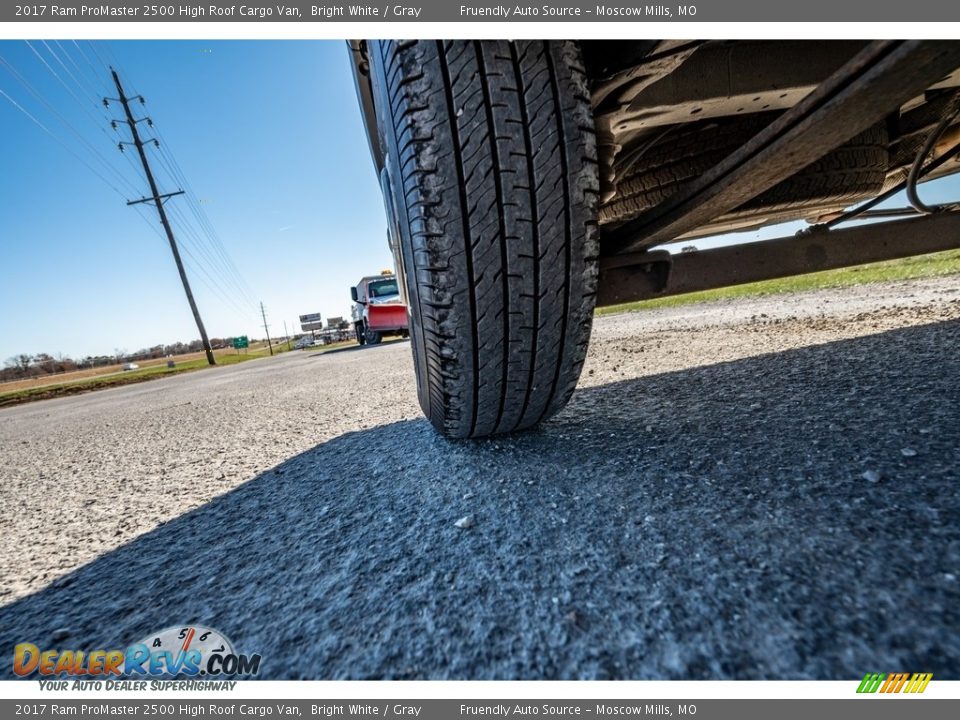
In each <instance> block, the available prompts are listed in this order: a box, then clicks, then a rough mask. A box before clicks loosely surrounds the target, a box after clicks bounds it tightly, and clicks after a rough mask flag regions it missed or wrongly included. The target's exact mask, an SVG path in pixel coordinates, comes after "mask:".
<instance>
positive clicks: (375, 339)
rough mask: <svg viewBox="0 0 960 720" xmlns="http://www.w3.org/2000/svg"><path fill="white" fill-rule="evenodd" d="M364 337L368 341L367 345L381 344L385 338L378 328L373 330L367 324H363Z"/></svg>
mask: <svg viewBox="0 0 960 720" xmlns="http://www.w3.org/2000/svg"><path fill="white" fill-rule="evenodd" d="M363 339H364V340H365V341H366V344H367V345H379V344H380V342H381V341H382V340H383V334H382V333H378V332H377V331H376V330H371V329H370V328H368V327H367V324H366V323H364V324H363Z"/></svg>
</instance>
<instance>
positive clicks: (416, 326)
mask: <svg viewBox="0 0 960 720" xmlns="http://www.w3.org/2000/svg"><path fill="white" fill-rule="evenodd" d="M383 45H384V43H383V41H370V42H369V44H368V47H369V55H370V70H371V84H372V88H373V95H374V107H375V109H376V115H377V130H378V132H379V134H380V146H381V148H383V150H384V167H383V169H382V171H381V182H380V186H381V192H382V194H383V202H384V209H385V212H386V214H387V223H388V226H389V227H388V232H390V233H395V237H396V238H397V243H398V245H399V248H400V259H401V261H402V262H401V264H402V267H398V268H397V272H398V277H399V278H400V282H402V283H403V287H404V293H405V295H406V299H407V316H408V319H409V327H410V339H411V342H410V347H411V349H412V352H413V364H414V370H415V374H416V378H417V399H418V400H419V402H420V407H421V409H422V410H423V412H424V414H425V415H426V416H427V417H430V416H431V413H430V397H429V394H430V390H429V385H428V381H427V369H426V352H425V350H424V335H423V321H422V313H421V304H420V302H421V300H420V294H421V293H420V287H419V284H418V279H417V269H416V258H415V254H414V252H413V238H412V234H411V229H410V222H409V218H408V217H407V216H406V214H401V213H400V212H399V211H398V208H400V207H405V203H404V202H403V198H402V189H401V188H399V187H397V181H396V178H399V177H401V174H400V167H399V152H398V147H399V146H398V143H397V137H396V131H395V129H394V128H395V123H394V117H393V114H392V106H391V104H390V102H389V100H388V98H387V96H386V92H385V88H386V78H385V76H384V67H383V58H382V52H383V50H384V48H383ZM395 262H396V261H395Z"/></svg>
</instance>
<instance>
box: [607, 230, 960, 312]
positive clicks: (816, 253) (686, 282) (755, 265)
mask: <svg viewBox="0 0 960 720" xmlns="http://www.w3.org/2000/svg"><path fill="white" fill-rule="evenodd" d="M954 248H960V212H942V213H937V214H934V215H924V216H920V217H916V218H912V219H909V220H897V221H888V222H881V223H872V224H868V225H856V226H852V227H846V228H840V229H836V230H827V229H825V228H822V227H820V228H817V229H811V230H806V231H803V232H801V233H798V234H797V235H794V236H791V237H784V238H779V239H776V240H762V241H759V242H751V243H741V244H738V245H729V246H726V247H721V248H716V249H713V250H697V251H695V252H680V253H669V252H667V251H666V250H654V251H652V252H649V251H648V252H639V253H630V254H625V255H617V256H614V257H609V258H602V259H601V261H600V278H599V285H598V288H599V294H598V297H597V305H598V306H601V307H603V306H608V305H618V304H620V303H625V302H635V301H637V300H649V299H651V298H656V297H664V296H667V295H680V294H682V293H689V292H695V291H698V290H711V289H714V288H719V287H727V286H730V285H740V284H743V283H749V282H756V281H759V280H771V279H774V278H779V277H788V276H790V275H802V274H804V273H811V272H819V271H820V270H832V269H835V268H841V267H849V266H851V265H861V264H863V263H869V262H877V261H880V260H893V259H896V258H903V257H910V256H912V255H922V254H924V253H931V252H938V251H940V250H950V249H954Z"/></svg>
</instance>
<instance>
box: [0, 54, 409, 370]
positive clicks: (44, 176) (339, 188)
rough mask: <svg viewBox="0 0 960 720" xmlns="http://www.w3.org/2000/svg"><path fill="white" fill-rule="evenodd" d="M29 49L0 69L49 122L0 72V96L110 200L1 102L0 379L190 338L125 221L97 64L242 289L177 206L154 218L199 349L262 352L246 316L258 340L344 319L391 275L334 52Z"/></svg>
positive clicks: (170, 285) (354, 113)
mask: <svg viewBox="0 0 960 720" xmlns="http://www.w3.org/2000/svg"><path fill="white" fill-rule="evenodd" d="M30 45H31V46H32V47H33V49H31V47H30V46H28V45H27V44H26V43H24V42H22V41H9V42H0V57H2V58H3V59H4V60H6V62H7V63H9V66H12V67H13V68H14V69H15V70H16V71H17V72H18V73H19V74H20V75H21V76H23V78H25V79H26V81H27V82H28V83H29V85H30V87H31V88H32V89H33V90H34V92H35V93H36V94H37V95H39V96H40V97H42V98H43V99H44V101H46V103H48V104H49V106H50V107H47V106H46V105H44V102H43V101H40V100H38V99H37V98H36V97H35V96H34V95H33V94H31V92H30V90H29V89H28V88H27V87H25V86H24V85H23V84H21V83H20V82H19V81H18V79H17V78H16V77H15V76H14V75H13V74H12V73H11V71H10V70H9V68H8V66H6V65H4V64H3V63H0V90H2V91H3V92H4V93H6V94H7V95H8V96H10V98H12V99H13V100H14V101H16V102H17V103H18V104H20V105H21V106H22V107H23V109H24V110H26V111H27V112H29V113H30V114H31V115H33V117H34V118H36V120H38V121H39V122H41V123H42V124H43V125H45V126H46V127H47V128H48V129H49V130H50V131H51V132H52V133H53V134H55V135H56V136H57V137H58V138H60V140H61V141H62V142H63V143H65V144H67V145H68V146H69V147H70V148H71V149H72V150H74V151H75V152H77V153H78V154H79V155H81V156H82V158H83V159H84V160H85V161H87V162H88V163H89V164H90V165H91V166H93V167H94V168H96V169H97V170H98V171H100V173H101V174H102V175H104V176H105V177H106V179H107V180H109V181H110V184H111V185H113V186H114V188H116V190H120V191H121V192H120V193H119V194H118V193H117V192H116V190H115V189H112V188H111V187H110V186H109V185H108V184H107V183H106V182H104V181H103V180H101V179H100V178H98V177H97V175H95V174H94V173H93V172H92V171H91V170H90V169H89V168H88V167H86V166H85V165H84V164H83V163H82V162H81V161H80V160H78V159H77V158H75V157H74V156H73V155H71V153H70V152H69V151H68V150H67V149H65V148H64V147H63V146H62V145H61V144H59V143H58V142H57V140H55V139H53V138H52V137H51V136H50V135H49V134H47V133H46V132H45V131H44V130H43V129H41V128H40V127H38V126H37V124H35V123H34V122H33V121H32V120H31V119H30V118H29V117H27V116H26V115H25V114H24V113H23V112H21V111H20V110H19V109H17V108H16V107H14V105H13V104H12V103H11V102H10V101H9V100H8V99H7V98H4V97H3V96H0V130H2V132H0V158H2V160H0V167H2V170H0V251H2V255H0V257H2V258H3V259H2V261H0V308H2V309H0V362H2V361H3V360H4V359H6V358H8V357H10V356H11V355H13V354H15V353H20V352H27V353H31V354H33V353H37V352H47V353H51V354H54V353H58V352H62V353H64V354H68V355H72V356H74V357H82V356H84V355H87V354H99V353H104V354H109V353H112V352H113V351H114V349H116V348H123V349H126V350H128V351H133V350H136V349H138V348H141V347H146V346H150V345H153V344H155V343H161V342H163V343H167V342H173V341H177V340H190V339H193V338H196V337H198V333H197V331H196V326H195V325H194V323H193V318H192V316H191V314H190V310H189V306H188V305H187V302H186V299H185V298H184V294H183V290H182V288H181V285H180V281H179V278H178V276H177V272H176V268H175V266H174V263H173V259H172V257H171V253H170V249H169V247H168V245H167V242H166V240H165V239H164V238H163V237H161V236H160V235H158V234H157V230H159V223H158V222H157V221H156V219H155V217H156V213H155V211H154V210H153V209H152V208H151V207H149V206H141V207H142V213H143V215H144V216H146V217H147V218H148V219H149V223H148V222H146V221H145V220H144V219H143V217H142V216H141V214H138V212H137V211H136V210H134V209H133V208H129V207H127V206H126V204H125V200H126V199H128V198H131V199H132V198H134V197H137V194H139V193H144V192H146V182H145V181H144V180H143V178H142V175H140V174H139V173H138V172H136V169H135V166H134V165H132V164H131V163H130V162H129V160H134V159H135V152H128V153H127V155H129V156H130V158H129V160H128V158H125V157H123V156H122V155H121V154H120V152H119V151H118V150H117V149H116V142H117V141H118V140H120V139H128V138H125V137H120V136H121V135H126V134H128V133H127V132H126V131H125V128H124V126H123V125H121V126H120V132H119V133H118V132H115V131H113V130H112V129H111V128H110V127H109V120H108V118H109V117H118V118H119V117H122V110H121V108H120V107H119V106H116V105H114V106H111V108H109V109H105V108H103V107H102V106H99V107H98V106H97V105H96V103H97V101H98V98H99V95H103V94H106V93H107V92H108V89H109V85H108V81H109V76H108V74H107V71H106V69H105V68H104V67H103V63H116V64H117V65H118V67H119V69H120V71H121V79H122V80H123V81H124V82H125V83H127V84H128V85H129V86H130V87H128V88H127V90H128V92H133V91H134V90H135V91H136V92H139V93H142V94H143V95H144V96H145V98H146V101H147V103H146V105H145V106H142V107H140V106H135V110H136V112H138V113H140V114H141V115H149V116H150V117H151V118H152V119H153V120H154V122H155V123H156V128H157V129H158V130H159V132H160V133H161V134H162V138H163V139H164V141H165V143H164V147H165V148H166V149H167V150H170V151H172V153H173V156H174V157H175V158H176V161H177V163H178V164H179V166H180V168H181V169H182V171H183V174H184V175H185V177H186V178H187V180H188V182H189V184H190V187H191V188H192V189H193V190H194V191H195V193H196V196H197V197H198V198H199V200H200V201H201V202H202V207H203V210H204V211H205V213H206V215H207V217H208V218H209V220H210V221H211V223H212V225H213V227H214V228H215V230H216V233H217V235H218V236H219V238H220V240H221V241H222V244H223V247H224V248H225V249H226V252H227V254H228V255H229V257H230V258H231V259H232V262H233V264H234V265H235V267H236V268H237V270H238V271H239V275H240V276H242V281H241V280H239V279H235V278H234V277H233V274H232V273H231V272H229V271H228V269H227V268H226V267H225V265H226V263H225V262H224V261H222V259H221V258H220V256H219V255H218V254H217V252H216V250H215V249H214V248H213V247H212V246H208V245H206V244H203V245H200V240H199V239H198V236H199V233H197V232H196V227H197V225H198V224H199V223H198V221H196V220H194V219H193V215H192V213H191V212H190V211H189V210H188V205H187V204H186V201H185V200H184V199H183V198H174V199H172V200H170V201H169V203H168V206H167V207H168V208H171V207H172V208H176V209H175V210H172V211H171V215H172V217H173V219H174V225H175V228H176V229H179V226H180V225H182V224H183V219H184V218H186V219H188V220H189V222H190V224H191V225H192V226H193V227H194V235H188V234H187V233H189V232H190V231H188V230H181V231H180V232H178V235H180V236H181V239H182V242H183V244H184V246H185V247H186V251H187V253H189V252H192V253H193V255H194V258H193V259H191V258H190V257H189V256H188V255H187V254H186V253H185V260H186V262H187V265H188V274H189V275H190V278H191V281H192V284H193V288H194V292H195V295H196V297H197V302H198V304H199V306H200V311H201V313H202V315H203V318H204V322H205V324H206V327H207V331H208V333H209V335H210V336H211V337H215V336H218V337H219V336H229V335H235V334H247V335H250V336H252V337H253V336H256V337H262V335H263V330H262V328H261V327H260V318H259V314H258V310H257V309H256V308H255V305H256V304H257V303H259V302H260V301H261V300H262V301H263V302H264V304H265V306H266V308H267V315H268V321H269V322H270V323H271V328H270V330H271V334H272V335H281V334H282V333H283V322H284V320H286V322H287V325H288V326H292V325H293V323H294V321H295V320H296V318H297V316H298V315H300V314H305V313H309V312H320V313H322V314H323V316H324V317H328V316H334V315H346V314H348V312H349V306H350V294H349V288H350V285H351V284H352V283H353V282H355V281H356V280H357V279H359V278H360V277H361V276H363V275H365V274H369V273H371V272H379V271H380V270H381V269H383V268H385V267H389V266H390V263H391V260H390V253H389V251H388V250H387V246H386V224H385V221H384V218H383V211H382V206H381V201H380V193H379V188H378V183H377V179H376V175H375V172H374V170H373V165H372V162H371V160H370V156H369V151H368V149H367V143H366V138H365V136H364V132H363V126H362V122H361V120H360V114H359V111H358V109H357V103H356V97H355V94H354V90H353V84H352V79H351V76H350V72H349V66H348V57H347V50H346V46H345V43H343V42H331V41H327V42H316V41H314V42H299V41H282V42H267V41H257V42H196V41H159V42H133V41H129V42H128V41H111V42H109V43H104V42H95V43H93V44H92V45H93V46H91V43H88V42H81V43H79V47H77V45H74V44H73V43H71V42H60V43H52V42H50V41H48V42H47V43H46V44H44V43H43V42H42V41H41V42H33V41H31V43H30ZM94 46H95V47H94ZM34 50H36V51H37V54H39V55H40V56H41V57H43V59H44V60H46V61H47V63H48V64H49V65H50V66H51V68H52V69H53V71H54V72H56V73H57V75H58V76H59V77H60V79H61V80H63V81H64V82H63V84H61V82H60V80H58V79H57V77H55V76H54V74H53V72H51V70H50V69H48V68H47V67H46V66H45V65H44V64H43V62H42V61H41V60H40V59H39V58H38V57H37V54H35V53H34ZM81 50H82V51H83V52H81ZM98 54H99V57H98ZM60 62H62V63H63V65H65V66H66V68H68V69H69V70H70V71H71V73H72V74H73V77H71V76H70V75H69V74H68V73H67V72H66V71H65V70H64V68H63V66H62V65H60V64H59V63H60ZM74 63H75V64H74ZM98 81H99V82H100V84H99V85H97V86H96V87H94V83H95V82H98ZM64 85H66V86H67V87H69V88H70V89H71V90H72V92H73V95H76V96H77V98H79V100H81V101H83V102H82V103H81V102H79V101H78V99H77V98H74V97H73V95H71V92H70V91H68V90H67V89H66V88H65V87H64ZM109 94H110V95H111V96H115V95H116V92H110V93H109ZM51 107H52V108H53V110H51ZM58 115H59V116H61V117H62V118H63V119H64V120H65V121H66V123H67V124H69V127H67V125H65V124H64V123H63V122H61V117H58ZM70 128H72V130H71V129H70ZM140 128H141V130H142V132H143V134H144V135H145V136H151V135H153V131H152V130H151V129H150V128H148V127H145V125H144V124H141V125H140ZM75 133H76V134H75ZM78 136H79V137H78ZM80 137H82V138H83V140H81V139H80ZM86 143H89V145H90V146H92V147H93V148H95V151H96V153H99V157H102V158H103V160H100V159H99V157H98V156H97V155H95V154H94V151H93V150H91V149H90V148H89V147H88V146H87V144H86ZM131 150H132V149H131ZM150 152H151V159H153V158H154V157H156V155H157V154H158V151H156V150H155V149H154V150H152V151H150ZM161 159H162V158H161ZM103 162H109V163H110V164H111V165H112V166H113V167H115V168H116V169H117V171H118V172H120V173H121V174H122V176H123V178H126V180H127V183H129V184H124V183H123V181H122V180H121V179H118V178H117V177H115V176H114V175H113V173H111V172H110V171H109V170H107V169H105V168H104V167H103V164H102V163H103ZM156 167H157V171H158V175H159V180H160V185H161V189H162V190H164V191H171V190H177V189H179V183H178V182H177V181H176V180H175V179H171V178H170V177H169V176H168V173H167V172H166V170H165V169H164V166H163V165H162V164H160V159H158V160H157V165H156ZM134 190H136V191H137V194H134ZM198 266H199V267H198ZM241 283H243V284H241ZM211 286H212V287H213V288H215V289H213V290H212V289H211ZM238 286H239V287H238ZM247 286H249V287H247ZM224 296H228V297H226V298H225V297H224ZM237 306H239V307H237Z"/></svg>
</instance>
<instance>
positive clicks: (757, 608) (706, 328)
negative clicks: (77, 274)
mask: <svg viewBox="0 0 960 720" xmlns="http://www.w3.org/2000/svg"><path fill="white" fill-rule="evenodd" d="M958 348H960V276H955V277H945V278H937V279H931V280H924V281H910V282H902V283H892V284H888V285H877V286H860V287H854V288H847V289H844V290H836V291H818V292H812V293H803V294H799V295H790V296H778V297H763V298H756V299H740V300H736V301H730V302H723V301H722V302H716V303H710V304H706V305H690V306H681V307H676V308H667V309H662V310H656V311H651V312H643V313H632V314H624V315H614V316H606V317H602V318H599V319H598V320H597V321H596V324H595V328H594V334H593V342H592V345H591V350H590V353H589V356H588V360H587V364H586V369H585V372H584V376H583V378H582V381H581V384H580V387H579V389H578V391H577V393H576V394H575V396H574V399H573V401H572V402H571V404H570V406H569V407H568V408H567V409H566V410H564V411H563V412H562V413H561V414H560V415H559V416H558V417H557V418H555V419H554V420H552V421H550V422H549V423H547V424H545V425H544V426H543V427H542V428H540V429H538V430H536V431H532V432H527V433H523V434H519V435H516V436H512V437H508V438H497V439H492V440H487V441H482V442H457V443H453V442H449V441H446V440H443V439H442V438H440V437H438V436H437V435H436V434H435V433H434V432H433V430H432V429H431V428H430V426H429V425H428V423H426V421H424V420H423V419H422V418H421V415H420V412H419V408H418V407H417V405H416V397H415V389H414V387H413V371H412V364H411V361H410V356H409V347H408V345H407V343H391V344H387V345H383V346H379V347H373V348H364V349H356V350H353V349H351V350H344V351H339V352H331V353H326V354H323V355H320V354H316V353H310V352H309V351H306V352H300V353H289V354H285V355H281V356H278V357H276V358H272V359H265V360H258V361H256V362H250V363H245V364H242V365H237V366H233V367H225V368H220V369H215V370H210V371H205V372H202V373H189V374H185V375H182V376H178V377H172V378H169V379H164V380H158V381H155V382H151V383H145V384H141V385H136V386H130V387H124V388H116V389H111V390H105V391H101V392H96V393H92V394H88V395H82V396H77V397H70V398H63V399H58V400H50V401H42V402H38V403H34V404H30V405H24V406H19V407H14V408H9V409H5V410H0V454H2V458H3V463H2V466H0V603H2V604H3V606H2V607H0V647H7V648H9V646H10V645H12V644H14V643H16V642H21V641H23V640H25V639H33V641H37V642H40V643H41V644H42V643H48V642H52V636H53V634H54V633H55V632H56V631H65V632H66V633H67V639H66V640H64V641H63V642H62V643H61V644H62V645H63V646H69V647H78V648H81V647H104V646H115V645H123V644H125V643H127V642H130V641H132V640H134V639H136V638H139V637H142V636H144V635H146V634H147V633H148V632H150V631H154V630H158V629H160V628H163V627H166V626H170V625H176V624H180V623H186V622H200V623H202V624H205V625H208V626H212V627H216V628H218V629H221V630H222V631H224V632H225V633H226V634H227V635H228V636H229V637H231V639H233V641H234V643H235V645H236V646H238V647H239V648H241V649H243V650H245V651H247V652H260V653H261V654H263V656H264V665H263V672H264V675H265V676H267V677H272V678H286V677H310V678H382V677H390V678H467V679H486V678H504V679H509V678H597V679H613V678H730V677H737V678H751V677H771V678H829V679H852V678H854V677H860V676H862V674H863V672H865V671H866V669H877V668H879V669H881V670H883V669H890V668H893V669H897V668H900V669H908V670H913V669H916V670H925V671H930V672H934V673H935V675H936V676H937V677H940V678H953V679H960V633H957V628H958V627H960V585H958V580H957V578H958V576H960V495H958V492H957V487H958V486H957V480H958V474H960V473H958V470H957V468H958V467H960V440H958V437H960V433H958V431H960V402H958V400H960V391H958V390H957V378H958V377H960V357H958V352H957V350H958ZM464 517H469V518H470V522H468V523H463V524H465V525H468V526H469V527H466V528H458V527H457V526H456V522H457V521H458V520H459V519H462V518H464ZM59 634H62V632H61V633H59ZM291 658H297V660H296V661H293V660H291ZM2 671H3V672H4V673H6V672H9V670H8V668H6V667H4V668H2Z"/></svg>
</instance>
